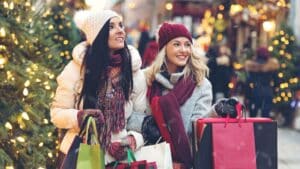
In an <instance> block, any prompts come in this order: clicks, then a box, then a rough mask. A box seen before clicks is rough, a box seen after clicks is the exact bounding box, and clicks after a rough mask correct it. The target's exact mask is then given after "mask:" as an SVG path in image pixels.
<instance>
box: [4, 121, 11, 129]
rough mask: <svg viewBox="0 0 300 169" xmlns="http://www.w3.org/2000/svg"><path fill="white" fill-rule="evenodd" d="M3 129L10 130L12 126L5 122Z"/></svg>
mask: <svg viewBox="0 0 300 169" xmlns="http://www.w3.org/2000/svg"><path fill="white" fill-rule="evenodd" d="M5 127H6V128H7V129H9V130H11V129H12V125H11V124H10V122H6V123H5Z"/></svg>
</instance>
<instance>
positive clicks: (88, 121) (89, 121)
mask: <svg viewBox="0 0 300 169" xmlns="http://www.w3.org/2000/svg"><path fill="white" fill-rule="evenodd" d="M84 123H85V124H83V125H82V129H81V130H80V132H79V136H80V137H81V138H84V139H85V140H84V141H85V143H88V138H89V136H90V140H91V141H90V144H100V143H99V140H98V131H97V127H96V121H95V119H94V118H93V117H92V116H87V117H85V118H84ZM90 128H92V130H91V131H90ZM84 134H85V137H83V136H84Z"/></svg>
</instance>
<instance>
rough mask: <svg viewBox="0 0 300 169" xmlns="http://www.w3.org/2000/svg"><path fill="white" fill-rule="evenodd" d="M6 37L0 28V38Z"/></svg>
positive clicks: (3, 30)
mask: <svg viewBox="0 0 300 169" xmlns="http://www.w3.org/2000/svg"><path fill="white" fill-rule="evenodd" d="M5 36H6V32H5V29H4V28H3V27H1V28H0V38H4V37H5Z"/></svg>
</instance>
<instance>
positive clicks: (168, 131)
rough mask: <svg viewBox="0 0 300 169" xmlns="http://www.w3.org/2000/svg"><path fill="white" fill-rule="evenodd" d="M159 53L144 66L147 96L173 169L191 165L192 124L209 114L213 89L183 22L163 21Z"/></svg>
mask: <svg viewBox="0 0 300 169" xmlns="http://www.w3.org/2000/svg"><path fill="white" fill-rule="evenodd" d="M158 42H159V53H158V55H157V56H156V59H155V60H154V62H153V63H152V65H150V66H149V67H147V68H146V69H145V75H146V79H147V84H148V86H149V88H148V92H147V96H148V101H149V104H150V105H151V110H152V112H151V113H152V114H153V116H154V118H155V121H156V122H157V125H158V126H159V129H160V132H161V135H162V137H163V139H164V140H165V141H167V142H168V143H170V145H171V150H172V158H173V160H174V161H175V162H179V163H181V165H178V163H174V164H175V165H174V168H177V167H178V166H179V168H188V169H189V168H192V164H193V161H192V154H191V149H190V148H191V138H192V123H193V121H195V120H196V119H198V118H200V117H205V116H208V115H209V112H210V110H211V104H212V88H211V84H210V82H209V81H208V79H207V78H206V75H207V74H208V67H207V66H206V63H205V61H204V57H203V56H202V57H201V56H197V55H195V53H194V52H193V41H192V36H191V34H190V32H189V31H188V30H187V28H186V27H185V26H184V25H182V24H172V23H166V22H165V23H163V24H162V26H161V27H160V29H159V39H158Z"/></svg>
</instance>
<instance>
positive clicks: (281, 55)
mask: <svg viewBox="0 0 300 169" xmlns="http://www.w3.org/2000/svg"><path fill="white" fill-rule="evenodd" d="M269 51H271V53H272V56H273V57H276V58H277V59H278V61H279V63H280V68H279V70H278V77H279V84H278V87H277V88H276V92H275V96H274V98H273V102H274V103H275V107H276V108H277V109H280V107H285V106H286V105H287V104H289V102H290V101H291V99H292V98H293V90H294V89H295V87H296V86H297V85H299V79H298V77H297V71H298V69H297V64H298V63H299V57H297V56H299V54H297V53H296V52H297V50H296V42H295V37H294V35H293V32H292V30H291V29H290V28H289V27H288V26H287V25H283V26H282V27H281V29H280V30H279V31H278V32H276V33H275V36H274V37H273V38H272V40H271V44H270V46H269Z"/></svg>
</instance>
